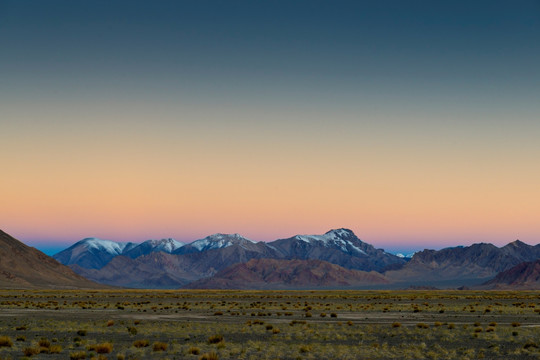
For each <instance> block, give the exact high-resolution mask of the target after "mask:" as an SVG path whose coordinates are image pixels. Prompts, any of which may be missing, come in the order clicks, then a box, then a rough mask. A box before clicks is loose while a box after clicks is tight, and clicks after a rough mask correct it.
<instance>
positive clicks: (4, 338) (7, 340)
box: [0, 336, 13, 347]
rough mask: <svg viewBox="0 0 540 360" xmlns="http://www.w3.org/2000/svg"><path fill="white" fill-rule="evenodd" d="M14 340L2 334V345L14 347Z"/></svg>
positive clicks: (0, 340) (0, 341)
mask: <svg viewBox="0 0 540 360" xmlns="http://www.w3.org/2000/svg"><path fill="white" fill-rule="evenodd" d="M12 346H13V341H11V339H10V338H9V337H7V336H0V347H12Z"/></svg>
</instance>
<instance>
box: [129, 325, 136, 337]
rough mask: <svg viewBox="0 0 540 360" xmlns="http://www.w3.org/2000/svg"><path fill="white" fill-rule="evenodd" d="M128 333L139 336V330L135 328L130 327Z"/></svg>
mask: <svg viewBox="0 0 540 360" xmlns="http://www.w3.org/2000/svg"><path fill="white" fill-rule="evenodd" d="M127 331H128V333H130V334H131V335H137V328H136V327H135V326H128V327H127Z"/></svg>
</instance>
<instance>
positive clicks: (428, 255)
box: [385, 240, 540, 284]
mask: <svg viewBox="0 0 540 360" xmlns="http://www.w3.org/2000/svg"><path fill="white" fill-rule="evenodd" d="M538 258H540V245H536V246H531V245H527V244H525V243H523V242H521V241H518V240H516V241H514V242H512V243H509V244H508V245H506V246H503V247H501V248H498V247H496V246H495V245H492V244H485V243H482V244H473V245H471V246H459V247H451V248H446V249H442V250H424V251H420V252H417V253H415V254H414V256H413V257H412V259H411V260H410V261H409V262H408V263H407V264H406V265H404V266H403V268H401V269H399V270H397V271H387V272H386V273H385V275H386V276H388V278H390V279H392V280H394V281H399V282H412V283H414V284H424V283H426V284H427V283H429V284H437V283H440V282H451V281H454V282H456V283H459V282H466V283H471V282H472V283H477V284H479V283H481V282H483V281H486V280H488V279H490V278H492V277H494V276H495V275H497V274H498V273H499V272H501V271H505V270H508V269H510V268H511V267H513V266H515V265H517V264H519V263H522V262H524V261H534V260H536V259H538Z"/></svg>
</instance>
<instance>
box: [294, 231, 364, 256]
mask: <svg viewBox="0 0 540 360" xmlns="http://www.w3.org/2000/svg"><path fill="white" fill-rule="evenodd" d="M295 238H296V239H297V240H300V241H305V242H307V243H313V242H321V243H322V244H323V245H324V246H326V247H338V248H339V249H341V250H342V251H344V252H349V251H356V252H359V253H361V254H364V255H367V254H366V252H365V251H364V250H362V249H360V248H359V247H358V246H356V245H355V244H354V243H353V242H351V240H352V238H356V236H355V235H354V233H353V232H352V231H351V230H348V229H335V230H330V231H328V232H327V233H325V234H324V235H296V236H295Z"/></svg>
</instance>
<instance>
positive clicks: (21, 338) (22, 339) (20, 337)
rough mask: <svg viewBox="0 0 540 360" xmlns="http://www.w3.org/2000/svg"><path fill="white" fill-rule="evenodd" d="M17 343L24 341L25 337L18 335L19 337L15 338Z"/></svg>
mask: <svg viewBox="0 0 540 360" xmlns="http://www.w3.org/2000/svg"><path fill="white" fill-rule="evenodd" d="M16 340H17V341H26V336H24V335H20V336H17V339H16Z"/></svg>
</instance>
